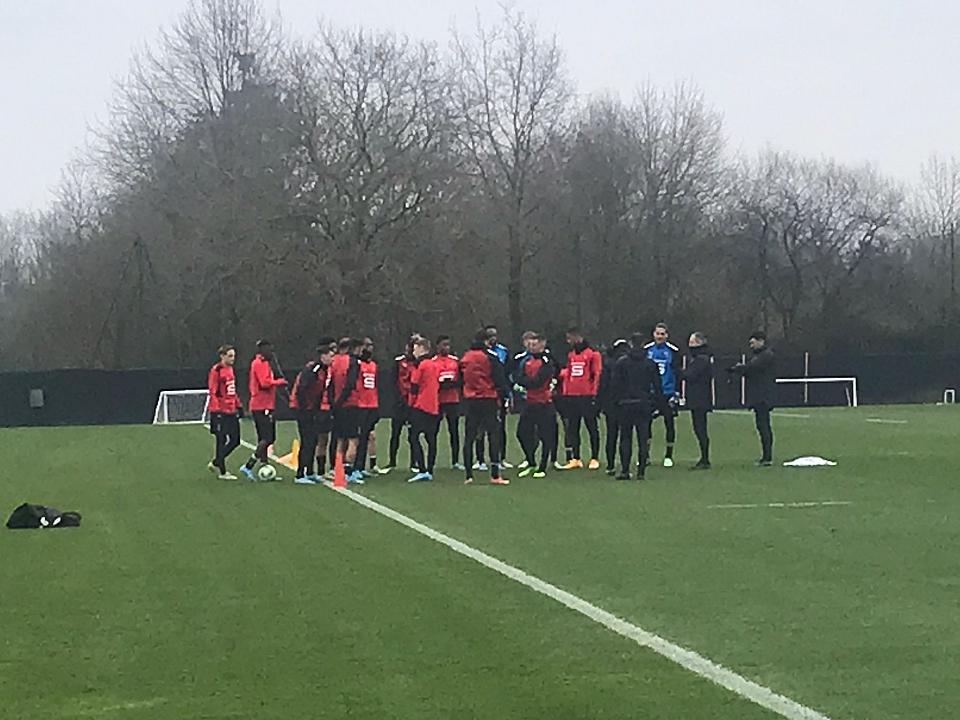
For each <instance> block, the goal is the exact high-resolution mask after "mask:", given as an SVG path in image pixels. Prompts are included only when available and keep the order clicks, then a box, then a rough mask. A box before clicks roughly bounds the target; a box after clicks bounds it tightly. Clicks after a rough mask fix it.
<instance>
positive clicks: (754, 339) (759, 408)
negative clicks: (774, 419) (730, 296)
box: [727, 330, 777, 467]
mask: <svg viewBox="0 0 960 720" xmlns="http://www.w3.org/2000/svg"><path fill="white" fill-rule="evenodd" d="M749 343H750V351H751V352H752V353H753V357H751V358H750V359H749V360H747V361H746V362H742V363H737V364H736V365H734V366H733V367H730V368H728V369H727V371H728V372H730V373H732V374H734V375H742V376H743V378H744V380H745V381H746V400H747V407H749V408H750V409H751V410H753V415H754V418H755V420H756V425H757V434H758V435H759V436H760V453H761V454H760V459H759V460H758V461H757V465H759V466H761V467H770V466H771V465H773V428H772V427H771V426H770V411H771V410H773V397H774V391H775V389H776V383H777V361H776V358H775V357H774V354H773V350H771V349H770V348H769V347H768V346H767V334H766V333H765V332H763V331H762V330H758V331H757V332H755V333H753V334H752V335H751V336H750V341H749Z"/></svg>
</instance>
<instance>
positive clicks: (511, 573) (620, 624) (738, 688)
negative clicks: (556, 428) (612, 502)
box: [240, 441, 831, 720]
mask: <svg viewBox="0 0 960 720" xmlns="http://www.w3.org/2000/svg"><path fill="white" fill-rule="evenodd" d="M240 444H241V445H243V446H244V447H247V448H250V449H253V448H254V447H255V446H254V445H252V444H251V443H249V442H246V441H241V443H240ZM270 459H271V460H273V461H274V462H276V461H277V458H276V456H274V455H271V456H270ZM323 484H324V485H326V486H327V487H328V488H330V489H331V490H334V491H335V492H337V493H339V494H340V495H343V496H344V497H346V498H349V499H350V500H352V501H353V502H355V503H357V504H359V505H362V506H363V507H365V508H368V509H370V510H373V511H374V512H376V513H378V514H380V515H383V516H384V517H386V518H389V519H390V520H393V521H394V522H397V523H399V524H401V525H403V526H404V527H406V528H409V529H411V530H413V531H414V532H417V533H419V534H421V535H423V536H425V537H428V538H430V539H431V540H433V541H435V542H438V543H440V544H441V545H445V546H446V547H448V548H450V549H451V550H453V551H454V552H456V553H459V554H460V555H463V556H464V557H468V558H470V559H471V560H474V561H475V562H478V563H480V564H481V565H483V566H484V567H486V568H489V569H490V570H493V571H495V572H498V573H500V574H501V575H503V576H505V577H508V578H510V579H511V580H514V581H515V582H518V583H520V584H521V585H524V586H526V587H528V588H530V589H531V590H534V591H536V592H538V593H540V594H541V595H546V596H547V597H548V598H550V599H551V600H554V601H556V602H558V603H560V604H561V605H565V606H566V607H568V608H570V609H571V610H575V611H576V612H578V613H580V614H581V615H584V616H586V617H588V618H589V619H591V620H593V621H594V622H595V623H598V624H600V625H603V626H604V627H605V628H607V629H608V630H612V631H613V632H615V633H616V634H617V635H620V636H621V637H624V638H627V639H628V640H633V641H634V642H635V643H637V644H638V645H640V646H642V647H645V648H649V649H650V650H653V652H655V653H657V654H658V655H660V656H662V657H664V658H666V659H667V660H669V661H671V662H673V663H675V664H677V665H679V666H680V667H682V668H684V669H686V670H689V671H690V672H692V673H694V674H695V675H698V676H700V677H702V678H704V679H705V680H709V681H710V682H712V683H714V684H716V685H719V686H720V687H722V688H726V689H727V690H729V691H730V692H732V693H734V694H736V695H739V696H740V697H742V698H744V699H746V700H749V701H750V702H752V703H754V704H755V705H759V706H760V707H763V708H766V709H767V710H770V711H772V712H774V713H776V714H777V715H780V716H781V717H784V718H787V719H788V720H831V719H830V718H829V717H828V716H827V715H824V714H823V713H820V712H818V711H817V710H814V709H812V708H809V707H807V706H805V705H801V704H800V703H798V702H797V701H796V700H791V699H790V698H788V697H786V696H784V695H780V694H779V693H776V692H774V691H773V690H771V689H770V688H768V687H766V686H764V685H760V684H759V683H756V682H754V681H753V680H748V679H747V678H745V677H743V676H742V675H739V674H738V673H736V672H734V671H733V670H730V669H728V668H725V667H724V666H723V665H720V664H718V663H715V662H713V661H712V660H710V659H709V658H705V657H703V656H702V655H700V654H699V653H696V652H694V651H693V650H688V649H687V648H685V647H682V646H680V645H676V644H675V643H672V642H670V641H669V640H666V639H664V638H662V637H660V636H659V635H656V634H655V633H652V632H650V631H649V630H644V629H643V628H642V627H640V626H639V625H634V624H633V623H631V622H628V621H626V620H623V619H622V618H619V617H617V616H616V615H614V614H613V613H610V612H607V611H606V610H604V609H603V608H600V607H597V606H596V605H593V604H592V603H589V602H587V601H586V600H584V599H583V598H580V597H577V596H576V595H574V594H573V593H569V592H567V591H566V590H562V589H561V588H558V587H557V586H556V585H553V584H551V583H548V582H547V581H546V580H541V579H540V578H538V577H535V576H534V575H530V574H528V573H526V572H524V571H523V570H521V569H519V568H517V567H514V566H513V565H508V564H507V563H505V562H503V561H502V560H498V559H497V558H495V557H493V556H491V555H487V554H486V553H485V552H482V551H480V550H477V549H476V548H473V547H471V546H469V545H467V544H466V543H463V542H461V541H460V540H457V539H455V538H452V537H450V536H448V535H444V534H443V533H441V532H438V531H437V530H434V529H433V528H431V527H428V526H426V525H424V524H422V523H419V522H417V521H416V520H414V519H412V518H409V517H407V516H406V515H403V514H402V513H399V512H397V511H396V510H393V509H391V508H389V507H387V506H386V505H381V504H380V503H378V502H376V501H374V500H371V499H370V498H367V497H364V496H363V495H359V494H357V493H355V492H352V491H351V490H347V489H346V488H336V487H334V486H333V484H332V483H330V482H329V481H326V480H325V481H323Z"/></svg>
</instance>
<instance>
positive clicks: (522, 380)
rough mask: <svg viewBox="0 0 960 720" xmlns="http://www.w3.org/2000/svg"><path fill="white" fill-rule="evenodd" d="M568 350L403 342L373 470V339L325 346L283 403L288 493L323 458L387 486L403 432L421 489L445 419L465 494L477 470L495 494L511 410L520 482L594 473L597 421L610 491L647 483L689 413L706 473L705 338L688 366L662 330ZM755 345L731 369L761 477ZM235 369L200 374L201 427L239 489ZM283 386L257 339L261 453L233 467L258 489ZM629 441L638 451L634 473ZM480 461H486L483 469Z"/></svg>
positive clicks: (755, 340) (766, 434) (488, 336)
mask: <svg viewBox="0 0 960 720" xmlns="http://www.w3.org/2000/svg"><path fill="white" fill-rule="evenodd" d="M566 342H567V346H568V347H567V352H566V355H565V357H564V358H562V359H559V358H558V357H557V356H555V355H554V353H552V352H551V351H550V350H549V349H548V348H547V344H546V340H545V338H544V337H543V336H542V335H541V334H539V333H537V332H533V331H529V332H526V333H524V335H523V347H524V350H523V351H522V352H520V353H518V354H516V355H515V356H513V357H512V358H511V357H510V354H509V352H508V350H507V348H506V347H505V346H504V345H502V344H501V343H500V342H499V338H498V333H497V329H496V327H493V326H487V327H485V328H483V329H482V330H480V331H478V332H477V334H476V336H475V337H474V340H473V342H472V343H471V345H470V347H469V348H468V349H467V350H466V351H465V352H464V353H463V355H462V356H460V357H458V356H456V355H454V354H453V353H452V345H451V339H450V337H449V336H445V335H441V336H440V337H439V338H437V341H436V343H435V344H434V343H431V342H430V340H428V339H427V338H426V337H424V336H422V335H420V334H414V335H412V336H411V337H410V339H409V342H408V344H407V346H406V348H405V352H404V353H403V354H402V355H400V356H399V357H397V358H396V359H395V364H394V373H393V381H394V383H395V391H396V394H397V397H398V400H397V407H395V408H394V409H393V412H392V413H390V415H391V419H392V424H391V433H390V443H389V460H388V462H387V464H386V465H385V466H384V467H383V468H380V467H379V466H378V464H377V457H376V438H375V434H374V433H375V430H374V428H375V426H376V423H377V421H378V420H379V418H380V408H379V394H380V393H379V387H378V379H379V378H378V367H377V363H376V361H375V360H374V357H373V355H374V345H373V341H372V340H371V339H370V338H363V339H358V338H343V339H341V340H339V341H336V340H334V339H333V338H323V339H321V341H320V342H319V344H318V347H317V351H316V357H315V358H314V359H312V360H310V361H309V362H308V363H307V364H306V365H305V366H304V367H303V368H302V369H301V370H300V372H299V373H298V374H297V377H296V380H295V382H294V383H293V386H292V388H290V390H289V393H288V396H289V400H288V403H289V407H290V408H291V409H292V410H293V411H294V412H295V414H296V418H297V428H298V432H299V436H300V448H299V452H298V457H297V465H298V467H297V472H296V478H295V482H296V483H298V484H316V483H318V482H320V481H321V479H322V477H323V476H324V474H325V473H327V470H328V468H327V464H328V458H329V459H330V464H331V466H332V464H333V459H334V458H338V457H339V458H340V459H341V460H342V462H343V470H344V473H345V476H346V479H347V482H349V483H351V484H363V483H364V482H365V478H369V477H371V476H372V475H375V474H386V473H388V472H390V471H392V470H394V469H395V468H396V467H397V456H398V452H399V447H400V443H401V438H402V434H403V430H404V428H407V439H408V443H409V447H410V464H411V470H412V472H413V475H412V476H411V477H410V478H409V482H424V481H430V480H432V479H433V473H434V469H435V467H436V463H437V454H438V450H437V447H438V437H439V434H440V431H441V426H442V424H443V421H444V420H445V421H446V428H447V433H448V435H449V441H450V453H451V463H450V464H451V467H452V468H453V469H455V470H459V471H462V472H464V474H465V482H466V483H468V484H469V483H472V482H474V478H475V474H476V472H477V471H481V472H485V471H487V470H489V472H490V482H491V483H492V484H495V485H508V484H509V480H507V479H506V478H505V477H503V475H502V471H503V470H504V469H508V468H512V467H513V466H512V465H511V464H510V463H509V462H508V461H507V460H506V458H505V449H506V447H507V442H506V418H507V416H508V414H509V412H510V411H511V410H514V411H519V420H518V422H517V427H516V434H517V439H518V440H519V444H520V447H521V448H522V450H523V455H524V458H523V461H522V462H521V463H520V464H519V465H518V470H519V473H518V476H519V477H528V476H532V477H537V478H539V477H545V475H546V473H547V470H548V468H550V467H551V466H552V467H553V468H555V469H557V470H574V469H579V468H584V467H586V468H587V469H589V470H599V469H600V468H601V463H600V429H599V423H598V417H599V415H600V414H601V413H602V414H603V415H604V420H605V427H606V446H605V451H606V452H605V460H606V472H607V474H608V475H610V476H616V478H617V479H619V480H629V479H631V478H633V477H636V478H637V479H643V477H644V475H645V469H646V467H647V465H648V464H649V450H650V438H651V434H652V427H653V423H654V421H655V420H656V419H657V418H662V419H663V422H664V426H665V441H666V442H665V452H664V458H663V465H664V467H673V464H674V462H673V448H674V443H675V441H676V423H675V420H676V416H677V414H678V412H679V410H680V408H681V406H683V407H686V408H687V409H688V410H690V412H691V418H692V426H693V432H694V435H695V436H696V438H697V442H698V445H699V449H700V458H699V460H698V461H697V463H696V464H695V465H693V467H692V469H695V470H707V469H709V468H710V439H709V433H708V427H707V417H708V414H709V413H710V411H711V410H712V409H713V374H714V369H713V358H712V354H711V352H710V348H709V345H708V343H707V338H706V337H705V336H704V334H703V333H699V332H695V333H693V334H691V335H690V337H689V340H688V351H687V354H686V357H685V358H681V353H680V350H679V348H677V347H676V346H674V345H673V344H671V343H670V342H669V331H668V328H667V326H666V325H665V324H664V323H658V324H657V325H656V326H655V327H654V329H653V334H652V339H648V336H644V335H641V334H634V335H633V336H632V337H631V338H630V339H629V340H627V339H618V340H616V341H614V342H613V343H612V344H611V345H610V346H609V347H608V348H607V349H606V351H605V352H601V351H599V350H597V349H595V348H593V347H592V346H591V345H590V343H588V342H587V341H586V340H585V339H584V337H583V334H582V333H581V332H580V331H579V330H577V329H571V330H569V331H568V332H567V334H566ZM750 347H751V350H752V351H753V356H752V357H751V358H750V360H749V361H747V362H744V363H740V364H738V365H735V366H733V367H731V368H728V369H727V370H728V372H730V373H734V374H742V375H743V376H744V377H746V379H747V392H748V405H750V407H752V408H753V409H754V411H755V414H756V419H757V430H758V433H759V435H760V440H761V450H762V456H761V459H760V461H759V462H758V464H760V465H770V464H771V462H772V451H773V433H772V430H771V429H770V409H771V406H772V384H773V382H774V360H773V353H772V352H771V351H770V350H769V348H768V347H767V345H766V336H765V335H764V334H763V333H762V332H757V333H754V334H753V335H752V336H751V338H750ZM235 362H236V349H235V348H234V347H232V346H229V345H226V346H223V347H221V348H220V349H219V360H218V362H217V363H216V364H215V365H214V366H213V367H212V368H211V369H210V372H209V376H208V391H209V396H210V400H209V411H210V428H211V433H213V434H214V436H215V437H216V449H215V457H214V459H213V460H212V461H211V462H210V464H209V466H208V467H209V469H210V470H211V472H214V473H216V474H218V475H219V477H220V478H221V479H225V480H235V479H237V478H236V476H234V475H233V474H231V473H230V472H229V471H228V470H227V467H226V460H227V457H228V456H229V455H230V454H231V453H232V452H233V450H235V449H236V448H237V446H238V445H239V443H240V425H239V419H238V415H239V412H240V400H239V397H238V394H237V388H236V377H235V374H234V369H233V367H234V364H235ZM286 385H287V380H286V379H285V377H284V375H283V372H282V370H281V369H280V367H279V364H278V363H277V361H276V356H275V354H274V352H273V348H272V346H271V344H270V343H269V342H268V341H266V340H261V341H260V342H258V343H257V353H256V356H255V357H254V358H253V360H252V361H251V364H250V370H249V397H250V399H249V410H250V413H251V414H252V416H253V420H254V425H255V427H256V433H257V446H256V449H255V450H254V452H253V455H252V456H251V457H250V459H249V460H248V461H247V462H246V463H245V464H244V465H243V466H242V467H241V469H240V472H241V473H242V474H243V475H245V476H246V477H247V478H248V479H250V480H255V479H256V478H257V475H256V473H255V469H256V466H257V464H258V463H259V464H266V463H268V461H269V460H268V456H269V449H270V447H271V446H272V445H273V443H274V442H275V441H276V422H275V416H274V415H275V409H276V403H277V391H278V389H280V388H284V387H286ZM681 386H682V389H683V392H682V393H681ZM461 417H464V435H463V442H462V444H461V437H460V418H461ZM558 420H559V425H560V427H562V431H563V447H564V452H565V457H564V458H563V459H562V460H561V459H560V458H559V457H558V446H559V439H560V430H559V428H558ZM582 425H586V429H587V435H588V437H589V443H590V457H589V459H588V460H587V462H586V463H585V462H584V460H583V457H582V454H581V437H580V436H581V426H582ZM634 437H636V440H637V447H638V452H637V461H636V464H635V466H634V465H632V463H633V440H634ZM424 444H425V447H424ZM485 446H486V448H487V449H488V453H485ZM461 450H462V454H461ZM618 451H619V452H618ZM485 454H488V455H489V465H488V464H487V462H486V461H485V458H484V456H485ZM538 454H539V455H538ZM618 454H619V458H618ZM618 459H619V469H618V468H617V460H618ZM368 463H369V469H368V467H367V464H368ZM634 469H635V475H634V474H633V472H632V471H633V470H634ZM330 472H332V467H331V468H330Z"/></svg>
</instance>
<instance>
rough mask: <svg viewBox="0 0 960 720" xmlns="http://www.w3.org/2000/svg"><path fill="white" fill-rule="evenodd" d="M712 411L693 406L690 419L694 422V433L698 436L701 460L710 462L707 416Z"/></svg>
mask: <svg viewBox="0 0 960 720" xmlns="http://www.w3.org/2000/svg"><path fill="white" fill-rule="evenodd" d="M709 415H710V411H709V410H707V409H706V408H691V409H690V419H691V421H692V422H693V434H694V435H696V436H697V444H698V445H699V446H700V462H701V463H708V462H710V435H709V433H708V432H707V417H708V416H709Z"/></svg>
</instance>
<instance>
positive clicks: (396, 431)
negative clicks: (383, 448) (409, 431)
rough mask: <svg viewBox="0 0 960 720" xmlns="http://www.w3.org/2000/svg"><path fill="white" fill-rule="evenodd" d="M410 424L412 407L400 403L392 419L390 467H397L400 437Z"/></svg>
mask: <svg viewBox="0 0 960 720" xmlns="http://www.w3.org/2000/svg"><path fill="white" fill-rule="evenodd" d="M408 422H410V407H409V406H408V405H407V404H406V403H404V402H401V403H398V404H397V409H396V410H395V411H394V413H393V417H392V418H391V419H390V463H389V466H390V467H396V466H397V453H398V452H400V436H401V435H402V434H403V428H404V426H405V425H406V424H407V423H408Z"/></svg>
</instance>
